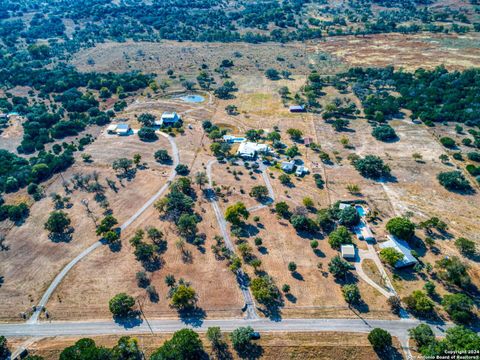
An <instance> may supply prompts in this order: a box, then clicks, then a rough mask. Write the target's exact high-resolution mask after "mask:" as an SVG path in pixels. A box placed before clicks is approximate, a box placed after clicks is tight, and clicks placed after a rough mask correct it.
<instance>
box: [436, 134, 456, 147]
mask: <svg viewBox="0 0 480 360" xmlns="http://www.w3.org/2000/svg"><path fill="white" fill-rule="evenodd" d="M440 143H441V144H442V145H443V146H445V147H446V148H449V149H451V148H454V147H455V145H456V144H455V140H453V139H452V138H450V137H448V136H444V137H442V138H440Z"/></svg>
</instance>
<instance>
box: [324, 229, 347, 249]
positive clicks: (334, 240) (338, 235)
mask: <svg viewBox="0 0 480 360" xmlns="http://www.w3.org/2000/svg"><path fill="white" fill-rule="evenodd" d="M328 243H329V244H330V246H331V247H332V248H334V249H340V246H341V245H344V244H351V243H352V236H351V235H350V232H349V231H348V229H347V228H346V227H345V226H339V227H338V228H337V229H336V230H334V231H332V232H331V233H330V236H329V238H328Z"/></svg>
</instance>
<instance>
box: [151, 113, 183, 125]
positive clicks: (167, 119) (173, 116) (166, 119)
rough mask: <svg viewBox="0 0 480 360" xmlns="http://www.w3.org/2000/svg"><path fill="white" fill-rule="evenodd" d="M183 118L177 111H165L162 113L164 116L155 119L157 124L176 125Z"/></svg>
mask: <svg viewBox="0 0 480 360" xmlns="http://www.w3.org/2000/svg"><path fill="white" fill-rule="evenodd" d="M180 120H181V118H180V115H178V114H177V113H176V112H168V111H165V112H164V113H163V114H162V117H161V118H160V120H155V125H156V126H163V125H165V126H171V125H175V124H176V123H177V122H179V121H180Z"/></svg>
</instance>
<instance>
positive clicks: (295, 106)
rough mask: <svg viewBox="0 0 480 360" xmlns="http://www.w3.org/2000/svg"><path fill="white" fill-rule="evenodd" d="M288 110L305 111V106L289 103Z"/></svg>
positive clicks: (293, 111)
mask: <svg viewBox="0 0 480 360" xmlns="http://www.w3.org/2000/svg"><path fill="white" fill-rule="evenodd" d="M289 110H290V112H292V113H299V112H305V108H304V107H303V106H302V105H291V106H290V107H289Z"/></svg>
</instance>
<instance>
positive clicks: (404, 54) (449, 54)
mask: <svg viewBox="0 0 480 360" xmlns="http://www.w3.org/2000/svg"><path fill="white" fill-rule="evenodd" d="M459 43H462V44H463V46H461V47H459V46H458V44H459ZM311 49H314V51H316V52H327V53H330V54H333V55H334V56H336V57H338V58H339V59H341V60H343V61H345V62H347V63H348V64H349V65H351V66H371V67H375V66H378V67H381V66H388V65H393V66H395V67H396V68H404V69H406V70H412V71H413V70H415V69H417V68H419V67H423V68H427V69H431V68H434V67H436V66H439V65H445V66H446V67H447V68H448V69H452V70H461V69H467V68H470V67H476V66H479V60H478V59H479V58H480V50H479V48H478V33H472V34H468V35H448V36H446V35H435V34H414V35H401V34H379V35H368V36H365V37H355V36H346V37H331V38H328V39H327V40H326V41H325V42H320V43H317V44H312V45H311Z"/></svg>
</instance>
